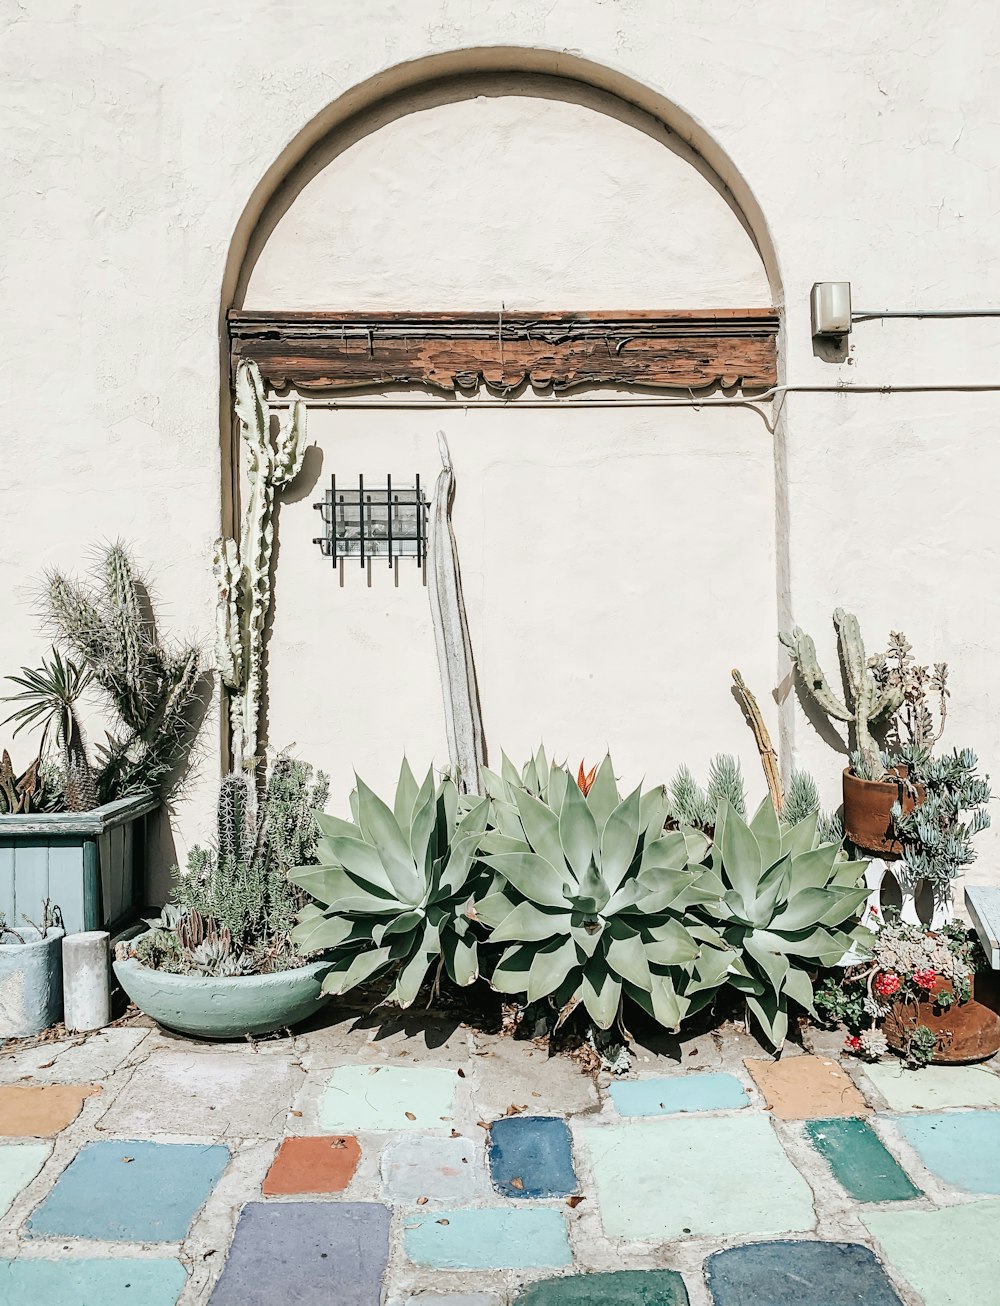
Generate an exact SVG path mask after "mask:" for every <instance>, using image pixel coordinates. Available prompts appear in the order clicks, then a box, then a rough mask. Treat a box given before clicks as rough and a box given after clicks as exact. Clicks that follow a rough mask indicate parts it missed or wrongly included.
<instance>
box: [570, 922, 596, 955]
mask: <svg viewBox="0 0 1000 1306" xmlns="http://www.w3.org/2000/svg"><path fill="white" fill-rule="evenodd" d="M570 920H571V924H570V929H569V932H570V934H571V935H572V937H573V941H574V942H575V943H576V946H577V947H578V948H579V949H580V951H581V952H582V953H583V955H584V956H585V957H592V956H593V955H594V953H595V952H596V951H597V947H598V944H599V943H600V942H601V937H602V936H603V934H604V925H603V924H602V923H601V922H600V921H597V922H595V925H596V928H594V929H587V927H586V925H584V924H583V920H584V917H583V916H582V915H581V914H579V913H574V915H573V916H572V917H571V918H570Z"/></svg>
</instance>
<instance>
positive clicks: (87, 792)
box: [3, 649, 101, 812]
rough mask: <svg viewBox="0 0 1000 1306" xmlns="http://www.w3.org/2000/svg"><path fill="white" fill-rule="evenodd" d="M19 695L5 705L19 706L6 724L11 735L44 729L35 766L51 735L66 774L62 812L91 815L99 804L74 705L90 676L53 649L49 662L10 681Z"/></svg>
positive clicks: (11, 698)
mask: <svg viewBox="0 0 1000 1306" xmlns="http://www.w3.org/2000/svg"><path fill="white" fill-rule="evenodd" d="M7 679H8V680H10V681H11V682H12V683H13V684H15V685H19V686H20V692H19V693H17V694H10V695H9V696H8V697H7V699H6V701H7V702H10V703H20V704H21V706H20V707H19V708H17V709H16V710H15V711H13V712H12V713H11V714H10V716H9V717H7V718H6V721H4V723H3V724H4V725H6V724H7V721H16V722H17V727H16V729H15V730H14V734H15V735H17V734H19V733H20V732H21V731H22V730H26V729H29V728H31V727H32V726H41V727H42V738H41V742H40V743H39V746H38V760H39V765H40V763H41V759H42V757H43V756H44V753H45V749H46V746H47V744H48V742H49V739H50V737H51V736H54V737H55V739H54V741H55V743H56V745H57V747H58V750H59V753H60V757H61V761H62V767H63V772H64V777H63V791H64V795H65V801H66V808H67V810H68V811H70V812H89V811H91V810H92V809H93V808H95V807H97V805H98V804H99V803H100V801H101V800H100V795H99V793H98V789H97V783H96V781H95V778H94V774H93V771H92V770H91V767H90V762H89V760H88V758H87V745H86V740H85V738H84V733H83V727H82V725H81V724H80V720H79V717H78V715H77V704H78V702H79V700H80V697H81V695H82V694H83V692H84V690H86V688H87V686H88V685H89V684H90V682H91V679H92V675H91V672H90V670H89V669H88V668H87V667H80V666H78V665H77V664H76V663H75V662H74V661H73V660H72V659H71V658H64V657H63V656H62V654H61V653H60V652H59V650H58V649H53V650H52V657H51V661H50V660H49V659H47V658H42V665H41V666H40V667H38V668H37V669H32V668H31V667H22V668H21V674H20V675H19V676H8V677H7Z"/></svg>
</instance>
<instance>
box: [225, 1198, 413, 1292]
mask: <svg viewBox="0 0 1000 1306" xmlns="http://www.w3.org/2000/svg"><path fill="white" fill-rule="evenodd" d="M390 1218H391V1212H390V1210H389V1208H388V1207H387V1206H383V1205H381V1203H379V1202H250V1203H249V1204H248V1205H247V1206H245V1207H244V1208H243V1211H242V1213H241V1215H240V1218H239V1222H238V1223H237V1225H236V1233H235V1234H234V1236H233V1244H232V1247H231V1248H230V1250H229V1258H228V1260H227V1261H226V1264H225V1267H224V1269H223V1271H222V1278H221V1279H220V1280H219V1282H218V1283H217V1284H216V1286H215V1291H214V1292H213V1293H212V1296H211V1306H277V1304H278V1303H281V1302H289V1303H291V1302H294V1303H295V1306H333V1303H336V1306H378V1304H379V1301H380V1293H381V1284H382V1275H383V1274H384V1273H385V1266H386V1262H387V1260H388V1259H389V1221H390Z"/></svg>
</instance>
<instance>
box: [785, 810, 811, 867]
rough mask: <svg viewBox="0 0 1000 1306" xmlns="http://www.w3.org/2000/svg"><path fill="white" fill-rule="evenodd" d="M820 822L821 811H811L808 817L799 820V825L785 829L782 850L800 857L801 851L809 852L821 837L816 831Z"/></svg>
mask: <svg viewBox="0 0 1000 1306" xmlns="http://www.w3.org/2000/svg"><path fill="white" fill-rule="evenodd" d="M818 822H819V812H810V813H809V815H808V816H807V817H805V818H804V819H803V820H801V821H799V823H798V825H793V826H792V827H791V828H790V829H788V830H785V831H784V833H783V834H782V836H781V851H782V852H783V853H785V854H791V856H792V857H798V856H799V855H800V854H801V853H807V852H809V850H810V849H811V848H815V846H816V841H817V839H818V837H819V836H818V835H817V832H816V827H817V825H818Z"/></svg>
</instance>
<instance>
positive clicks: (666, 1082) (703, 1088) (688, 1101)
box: [609, 1072, 750, 1116]
mask: <svg viewBox="0 0 1000 1306" xmlns="http://www.w3.org/2000/svg"><path fill="white" fill-rule="evenodd" d="M609 1092H610V1093H611V1100H612V1101H613V1102H614V1104H615V1110H616V1111H617V1112H618V1114H619V1115H620V1116H664V1115H673V1114H674V1113H675V1112H680V1111H735V1110H738V1109H739V1108H740V1107H743V1106H749V1104H750V1099H749V1098H748V1097H747V1095H746V1091H745V1090H744V1088H743V1085H742V1084H741V1083H740V1081H739V1080H738V1079H737V1078H736V1076H735V1075H723V1074H718V1075H711V1074H701V1073H697V1072H696V1073H694V1074H688V1075H670V1076H665V1077H664V1078H661V1079H630V1080H624V1081H623V1082H622V1083H619V1084H612V1085H611V1087H610V1089H609Z"/></svg>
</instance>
